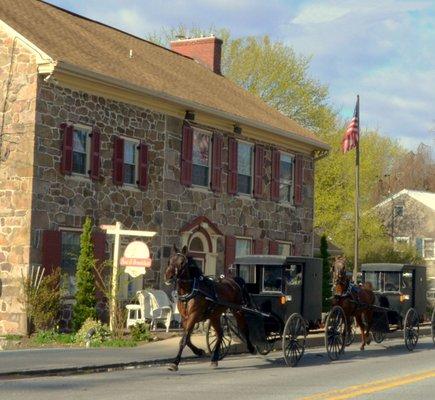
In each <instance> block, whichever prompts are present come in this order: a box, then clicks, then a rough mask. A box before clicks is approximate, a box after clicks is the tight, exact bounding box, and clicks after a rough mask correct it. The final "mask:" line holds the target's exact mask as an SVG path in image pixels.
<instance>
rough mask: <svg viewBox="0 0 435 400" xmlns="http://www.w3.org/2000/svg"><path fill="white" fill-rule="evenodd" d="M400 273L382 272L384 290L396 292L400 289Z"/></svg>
mask: <svg viewBox="0 0 435 400" xmlns="http://www.w3.org/2000/svg"><path fill="white" fill-rule="evenodd" d="M400 275H401V274H400V273H399V272H384V273H383V276H382V277H381V280H382V278H383V286H384V292H398V291H399V290H400Z"/></svg>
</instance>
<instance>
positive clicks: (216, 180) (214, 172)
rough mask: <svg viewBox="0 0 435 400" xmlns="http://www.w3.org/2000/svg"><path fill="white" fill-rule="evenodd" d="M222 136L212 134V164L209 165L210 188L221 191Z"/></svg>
mask: <svg viewBox="0 0 435 400" xmlns="http://www.w3.org/2000/svg"><path fill="white" fill-rule="evenodd" d="M222 147H223V139H222V136H221V135H219V134H217V133H215V134H214V135H213V148H212V153H213V154H212V166H211V190H213V191H214V192H220V191H221V182H222Z"/></svg>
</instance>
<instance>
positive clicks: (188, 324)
mask: <svg viewBox="0 0 435 400" xmlns="http://www.w3.org/2000/svg"><path fill="white" fill-rule="evenodd" d="M194 327H195V319H194V318H193V315H191V316H190V318H187V319H186V320H185V325H184V334H183V336H182V338H181V340H180V346H179V349H178V354H177V356H176V357H175V360H174V362H173V363H172V364H171V365H170V366H169V368H168V369H169V371H178V364H180V360H181V354H182V353H183V349H184V348H185V347H186V345H187V343H188V342H189V341H190V335H191V334H192V331H193V328H194Z"/></svg>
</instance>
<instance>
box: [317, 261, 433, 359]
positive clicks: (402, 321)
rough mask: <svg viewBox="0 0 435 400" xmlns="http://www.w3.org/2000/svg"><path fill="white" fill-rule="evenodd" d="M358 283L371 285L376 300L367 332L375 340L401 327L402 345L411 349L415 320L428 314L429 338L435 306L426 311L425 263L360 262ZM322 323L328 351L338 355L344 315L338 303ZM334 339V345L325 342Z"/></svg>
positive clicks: (342, 341)
mask: <svg viewBox="0 0 435 400" xmlns="http://www.w3.org/2000/svg"><path fill="white" fill-rule="evenodd" d="M361 272H362V283H366V282H369V283H370V284H371V285H372V286H373V291H374V293H375V296H376V301H375V304H374V305H373V306H371V308H372V309H373V310H374V315H373V325H372V329H371V334H372V336H373V339H374V341H375V342H376V343H381V342H382V341H383V340H384V339H385V337H386V334H387V333H389V332H394V331H397V330H403V338H404V342H405V346H406V348H407V349H408V350H409V351H412V350H414V349H415V347H416V345H417V342H418V338H419V324H420V322H422V321H423V320H425V319H426V317H431V329H432V338H434V330H435V310H434V311H433V312H432V315H431V316H430V315H426V311H427V309H426V267H424V266H418V265H410V264H388V263H377V264H363V265H362V266H361ZM329 315H330V316H333V315H334V318H329V317H328V320H327V322H326V326H325V335H326V344H327V351H328V355H329V357H330V358H331V359H333V360H334V359H338V358H339V356H340V355H341V354H342V353H343V351H344V346H345V344H346V342H348V343H349V340H348V339H349V338H347V337H346V335H347V333H346V332H351V330H350V329H349V330H348V329H346V323H347V322H346V318H345V316H344V312H343V310H342V309H341V307H338V306H335V307H333V309H332V310H331V312H330V314H329ZM334 342H336V343H337V346H336V348H334V347H333V346H331V345H330V346H329V347H328V343H329V344H331V343H334Z"/></svg>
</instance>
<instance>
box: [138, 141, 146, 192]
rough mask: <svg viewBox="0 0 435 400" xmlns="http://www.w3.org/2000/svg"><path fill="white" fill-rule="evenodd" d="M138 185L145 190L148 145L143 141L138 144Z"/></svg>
mask: <svg viewBox="0 0 435 400" xmlns="http://www.w3.org/2000/svg"><path fill="white" fill-rule="evenodd" d="M138 185H139V187H140V188H141V189H142V190H146V189H147V187H148V146H147V145H146V144H145V143H141V144H140V145H139V180H138Z"/></svg>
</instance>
